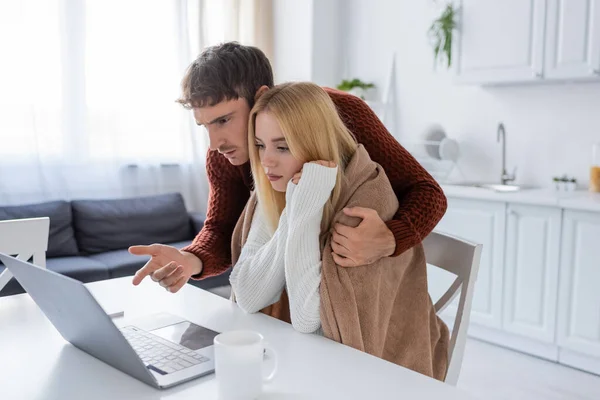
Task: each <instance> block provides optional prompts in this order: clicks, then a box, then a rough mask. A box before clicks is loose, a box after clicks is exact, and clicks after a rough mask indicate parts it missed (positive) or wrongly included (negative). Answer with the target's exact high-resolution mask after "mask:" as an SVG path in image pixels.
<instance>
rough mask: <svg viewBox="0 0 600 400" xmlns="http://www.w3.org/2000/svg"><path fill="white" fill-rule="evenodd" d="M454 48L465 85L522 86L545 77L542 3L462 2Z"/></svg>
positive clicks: (511, 0)
mask: <svg viewBox="0 0 600 400" xmlns="http://www.w3.org/2000/svg"><path fill="white" fill-rule="evenodd" d="M459 4H460V13H459V17H458V18H459V21H458V23H459V25H458V26H459V29H458V31H457V32H456V39H457V40H456V42H455V46H454V51H455V57H454V60H455V62H456V70H457V74H458V77H459V79H460V80H461V81H462V82H466V83H502V82H523V81H532V80H536V79H540V78H541V77H542V73H543V62H544V52H543V42H544V19H545V14H546V2H545V1H544V0H503V1H481V0H462V1H460V2H459Z"/></svg>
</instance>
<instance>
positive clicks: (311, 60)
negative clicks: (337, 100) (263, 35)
mask: <svg viewBox="0 0 600 400" xmlns="http://www.w3.org/2000/svg"><path fill="white" fill-rule="evenodd" d="M342 1H343V0H276V1H274V2H273V7H274V13H273V15H274V36H275V40H274V48H275V50H274V60H273V61H274V62H273V68H274V72H275V82H276V83H281V82H287V81H312V82H315V83H318V84H319V85H322V86H335V85H337V83H339V80H340V74H341V70H342V68H343V65H342V63H341V57H340V49H341V44H342V42H341V39H340V33H341V32H342V28H341V21H342V19H343V18H342V17H341V15H340V12H341V10H340V5H341V2H342Z"/></svg>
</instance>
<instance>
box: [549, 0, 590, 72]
mask: <svg viewBox="0 0 600 400" xmlns="http://www.w3.org/2000/svg"><path fill="white" fill-rule="evenodd" d="M547 15H548V16H547V22H546V56H545V64H544V65H545V76H546V78H548V79H572V78H589V77H594V76H597V77H600V1H598V0H548V10H547Z"/></svg>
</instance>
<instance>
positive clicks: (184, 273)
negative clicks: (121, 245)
mask: <svg viewBox="0 0 600 400" xmlns="http://www.w3.org/2000/svg"><path fill="white" fill-rule="evenodd" d="M129 252H130V253H131V254H135V255H138V256H142V255H148V256H150V257H151V258H150V261H148V262H147V263H146V265H144V266H143V267H142V268H140V269H139V270H138V271H137V272H136V273H135V276H134V277H133V284H134V285H136V286H137V285H139V284H140V282H141V281H142V280H143V279H144V278H145V277H146V276H150V277H151V278H152V280H153V281H155V282H158V284H159V285H160V286H162V287H164V288H165V289H167V291H169V292H171V293H175V292H177V291H179V289H181V288H182V287H183V285H185V284H186V283H187V281H188V280H189V279H190V277H191V276H192V275H196V274H199V273H200V272H202V261H201V260H200V259H199V258H198V257H196V256H195V255H193V254H192V253H187V252H185V251H181V250H179V249H176V248H175V247H172V246H167V245H164V244H152V245H150V246H131V247H130V248H129Z"/></svg>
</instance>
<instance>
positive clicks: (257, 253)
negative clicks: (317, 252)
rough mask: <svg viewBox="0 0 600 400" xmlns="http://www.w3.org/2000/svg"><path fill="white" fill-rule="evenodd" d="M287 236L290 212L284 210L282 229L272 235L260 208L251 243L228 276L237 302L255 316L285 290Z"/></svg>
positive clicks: (253, 227)
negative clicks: (288, 213)
mask: <svg viewBox="0 0 600 400" xmlns="http://www.w3.org/2000/svg"><path fill="white" fill-rule="evenodd" d="M287 236H288V222H287V210H285V209H284V210H283V213H282V214H281V217H280V218H279V226H278V227H277V230H276V231H275V234H274V235H271V233H270V232H269V229H268V226H267V222H266V219H265V217H264V215H263V213H262V210H261V206H260V205H258V206H257V207H256V212H255V213H254V216H253V217H252V225H251V226H250V232H248V239H247V240H246V243H245V244H244V247H243V248H242V252H241V254H240V258H239V259H238V261H237V263H236V264H235V266H234V268H233V270H232V271H231V275H230V276H229V282H230V283H231V288H232V290H233V293H234V294H235V301H236V302H237V304H238V305H239V306H240V308H241V309H242V310H244V311H246V312H248V313H255V312H258V311H260V310H261V309H263V308H265V307H266V306H268V305H271V304H273V303H275V302H276V301H277V300H279V297H280V296H281V292H282V291H283V288H284V286H285V271H284V253H285V246H286V239H287Z"/></svg>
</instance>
